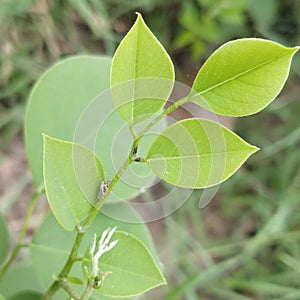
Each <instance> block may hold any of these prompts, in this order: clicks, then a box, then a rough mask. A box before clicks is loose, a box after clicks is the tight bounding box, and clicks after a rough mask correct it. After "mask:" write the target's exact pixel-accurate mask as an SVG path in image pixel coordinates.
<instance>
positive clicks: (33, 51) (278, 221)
mask: <svg viewBox="0 0 300 300" xmlns="http://www.w3.org/2000/svg"><path fill="white" fill-rule="evenodd" d="M136 11H139V12H141V13H142V14H143V17H144V19H145V21H146V22H147V24H148V26H149V27H150V28H151V30H152V31H153V33H154V34H155V35H156V36H157V38H158V39H159V40H160V41H161V43H162V44H163V45H164V47H165V48H166V50H167V51H168V52H169V54H170V56H171V58H172V60H173V62H174V64H175V69H176V76H177V80H178V81H181V82H183V83H186V84H188V85H191V83H192V81H193V79H194V77H195V74H196V73H197V71H198V69H199V67H200V66H201V64H202V63H203V62H204V61H205V59H206V58H207V57H208V56H209V55H210V54H211V53H212V51H213V50H215V49H216V48H217V47H218V46H220V45H221V44H222V43H224V42H226V41H228V40H231V39H235V38H241V37H263V38H267V39H272V40H274V41H277V42H280V43H282V44H284V45H286V46H295V45H300V1H297V0H286V1H282V0H239V1H235V0H193V1H192V0H185V1H175V0H140V1H121V0H110V1H109V0H106V1H105V0H89V1H88V0H80V1H79V0H68V1H62V0H61V1H59V0H22V1H20V0H0V197H1V198H0V209H1V212H2V213H3V214H4V215H5V216H6V220H7V222H8V223H9V228H10V230H11V232H12V234H13V235H15V234H17V233H18V231H19V229H20V224H21V222H22V218H23V215H24V210H25V209H26V206H27V203H28V199H29V198H30V193H31V191H32V187H31V185H30V180H31V178H30V174H29V172H28V169H27V165H26V158H25V154H24V146H23V138H22V125H23V118H24V114H25V105H26V100H27V98H28V95H29V92H30V89H31V87H32V85H33V84H34V82H35V81H36V80H37V78H38V77H39V76H40V75H41V74H42V72H43V71H44V70H46V68H48V67H49V66H50V65H51V64H53V63H54V62H57V61H58V60H59V59H60V58H63V57H67V56H69V55H73V54H82V53H89V54H92V53H93V54H107V55H110V56H112V55H113V53H114V50H115V49H116V47H117V46H118V44H119V42H120V41H121V39H122V38H123V36H124V35H125V34H126V33H127V31H128V30H129V29H130V27H131V26H132V23H133V22H134V20H135V18H136V15H135V12H136ZM299 77H300V57H299V54H298V55H296V57H295V59H294V61H293V66H292V71H291V74H290V76H289V79H288V82H287V84H286V86H285V88H284V90H283V92H282V93H281V95H280V96H279V98H278V99H277V100H276V101H275V102H274V103H272V104H271V105H270V106H269V107H268V108H267V109H265V110H264V111H262V112H261V113H259V114H258V115H254V116H251V117H246V118H240V119H237V120H235V121H234V122H229V125H230V127H232V128H234V130H235V132H237V133H238V134H240V135H241V136H242V137H243V138H244V139H246V140H247V141H249V142H250V143H251V144H254V145H258V146H259V147H260V148H261V149H262V150H261V151H260V152H259V153H258V154H256V155H254V156H253V157H251V158H250V159H249V161H248V162H247V163H246V164H245V165H244V166H243V167H242V169H241V170H240V171H239V172H238V173H237V174H235V175H234V176H233V177H232V178H230V179H229V180H228V181H227V182H225V183H224V184H222V186H221V188H220V189H219V191H218V194H217V196H216V197H215V199H214V200H213V201H212V202H211V203H210V204H209V205H208V206H207V207H205V208H204V209H199V208H198V201H199V197H200V195H201V191H195V192H194V193H193V195H192V197H191V198H190V199H189V201H187V202H186V203H185V205H184V206H183V207H182V208H181V209H179V210H178V211H176V213H174V214H172V215H171V216H169V217H168V218H166V219H165V220H163V221H162V222H153V223H151V224H149V227H150V229H151V231H152V233H153V236H154V239H155V241H154V242H156V243H157V246H158V252H159V254H160V256H161V260H162V262H163V264H164V273H165V275H166V278H167V280H168V282H169V284H168V286H166V287H163V288H160V289H158V290H156V291H154V293H153V292H152V293H150V294H146V295H144V296H142V297H141V299H188V300H194V299H195V300H196V299H233V300H235V299H236V300H239V299H241V300H243V299H300V280H299V277H300V229H299V228H300V227H299V225H300V215H299V213H298V210H299V208H300V151H299V146H300V142H299V140H300V121H299V115H300V102H299V101H300V99H299V98H300V85H299V81H300V79H299ZM47 209H48V208H47V204H46V202H45V201H41V203H40V204H39V205H38V208H37V212H36V214H35V216H34V218H33V220H32V222H31V225H30V231H31V232H33V231H34V230H35V228H36V227H37V226H38V224H39V222H40V220H41V218H42V216H43V215H44V214H45V212H46V211H47ZM28 238H29V237H28ZM26 255H27V254H26V253H24V256H26Z"/></svg>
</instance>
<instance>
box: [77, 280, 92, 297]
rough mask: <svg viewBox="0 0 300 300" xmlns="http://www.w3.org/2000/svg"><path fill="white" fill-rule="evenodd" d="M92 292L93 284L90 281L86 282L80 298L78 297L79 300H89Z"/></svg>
mask: <svg viewBox="0 0 300 300" xmlns="http://www.w3.org/2000/svg"><path fill="white" fill-rule="evenodd" d="M93 290H94V284H93V282H92V281H88V283H87V285H86V287H85V290H84V292H83V294H82V296H81V297H80V300H88V299H90V296H91V295H92V293H93Z"/></svg>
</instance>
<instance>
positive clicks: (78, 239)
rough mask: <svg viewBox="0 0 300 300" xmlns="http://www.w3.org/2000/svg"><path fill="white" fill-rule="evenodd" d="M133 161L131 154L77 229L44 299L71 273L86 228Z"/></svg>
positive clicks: (51, 294)
mask: <svg viewBox="0 0 300 300" xmlns="http://www.w3.org/2000/svg"><path fill="white" fill-rule="evenodd" d="M131 162H132V158H131V156H129V157H128V158H127V160H126V161H125V162H124V164H123V165H122V167H121V168H120V169H119V171H118V172H117V174H116V175H115V177H114V178H113V180H112V181H111V183H110V185H109V186H108V188H107V191H106V193H105V194H104V195H102V197H101V199H100V200H99V201H98V202H97V204H96V205H95V207H94V209H93V210H92V212H91V213H90V215H89V217H88V219H87V220H86V222H85V225H84V227H83V228H80V229H78V230H77V236H76V239H75V241H74V244H73V248H72V250H71V252H70V255H69V258H68V260H67V261H66V263H65V265H64V267H63V269H62V271H61V272H60V273H59V275H58V277H57V279H56V280H55V281H54V282H53V284H52V285H51V286H50V287H49V289H48V290H47V292H46V294H45V295H44V297H43V298H42V299H44V300H46V299H51V297H52V296H53V295H54V294H55V293H56V292H57V291H58V289H59V287H60V282H61V281H62V280H64V279H65V278H66V277H67V275H68V274H69V272H70V271H71V268H72V266H73V263H74V262H75V261H78V249H79V246H80V243H81V241H82V238H83V236H84V234H85V232H86V230H87V229H88V228H89V226H90V225H91V223H92V222H93V220H94V218H95V217H96V215H97V213H98V211H99V209H100V208H101V206H102V205H103V203H104V201H105V200H106V199H107V197H108V196H109V194H110V192H111V191H112V189H113V187H114V186H115V185H116V183H117V182H118V181H119V179H120V178H121V176H122V174H123V173H124V172H125V170H126V169H127V168H128V166H129V165H130V163H131Z"/></svg>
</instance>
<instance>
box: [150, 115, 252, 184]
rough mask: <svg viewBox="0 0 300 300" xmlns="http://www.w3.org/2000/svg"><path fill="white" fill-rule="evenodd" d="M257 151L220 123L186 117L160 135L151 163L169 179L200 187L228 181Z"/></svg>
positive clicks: (170, 181)
mask: <svg viewBox="0 0 300 300" xmlns="http://www.w3.org/2000/svg"><path fill="white" fill-rule="evenodd" d="M257 150H258V148H257V147H255V146H251V145H249V144H248V143H246V142H245V141H244V140H242V139H241V138H240V137H239V136H237V135H236V134H235V133H233V132H231V131H230V130H228V129H227V128H225V127H224V126H222V125H220V124H218V123H216V122H213V121H209V120H204V119H185V120H182V121H180V122H177V123H175V124H173V125H171V126H170V127H168V128H167V129H166V130H165V131H164V132H163V133H162V134H161V135H159V136H158V137H157V139H156V140H155V142H154V143H153V145H152V146H151V148H150V150H149V153H148V156H147V162H148V164H149V166H150V168H151V169H152V170H153V171H154V172H155V173H156V174H157V175H158V176H159V177H160V178H161V179H163V180H165V181H166V182H168V183H171V184H173V185H176V186H181V187H185V188H196V189H200V188H205V187H209V186H213V185H216V184H218V183H221V182H223V181H224V180H226V179H227V178H228V177H230V176H231V175H232V174H233V173H234V172H235V171H236V170H237V169H238V168H239V167H240V166H241V165H242V164H243V163H244V161H246V159H247V158H248V157H249V156H250V155H251V154H253V153H254V152H256V151H257Z"/></svg>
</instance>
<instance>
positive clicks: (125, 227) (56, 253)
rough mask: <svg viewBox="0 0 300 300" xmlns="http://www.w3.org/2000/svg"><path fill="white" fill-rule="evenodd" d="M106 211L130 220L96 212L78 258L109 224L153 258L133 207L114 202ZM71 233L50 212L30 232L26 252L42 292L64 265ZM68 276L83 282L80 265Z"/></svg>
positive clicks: (149, 241) (57, 298) (145, 231)
mask: <svg viewBox="0 0 300 300" xmlns="http://www.w3.org/2000/svg"><path fill="white" fill-rule="evenodd" d="M106 213H107V214H108V215H113V216H116V215H123V214H124V215H127V216H128V219H131V220H132V222H134V223H128V222H121V221H118V220H116V219H112V218H109V217H107V216H106V215H104V214H102V213H101V212H100V213H99V214H98V215H97V217H96V218H95V220H94V221H93V223H92V225H91V227H90V228H89V229H88V231H87V232H86V234H85V236H84V238H83V240H82V243H81V246H80V248H79V253H78V255H79V257H83V256H84V253H85V250H86V248H87V247H88V246H89V245H90V244H91V241H92V237H93V235H94V233H96V234H100V233H101V232H103V231H104V230H105V229H106V228H108V227H113V226H117V229H118V230H120V231H125V232H129V233H131V234H133V235H135V236H136V237H138V238H139V239H140V240H141V241H142V242H143V243H144V244H145V245H146V246H147V248H148V249H150V251H151V253H152V255H153V254H155V255H154V256H155V257H157V255H156V251H155V248H154V245H153V241H152V238H151V235H150V233H149V230H148V228H147V226H146V225H145V224H144V223H142V219H141V218H140V217H139V216H138V214H137V213H136V212H135V211H134V210H133V209H131V208H130V207H128V206H127V205H122V204H121V205H120V204H114V205H108V206H107V209H106ZM75 235H76V231H75V230H74V231H72V232H68V231H65V230H64V229H63V228H62V227H61V226H59V225H58V224H57V222H56V220H55V218H54V217H53V215H52V214H51V213H49V214H48V215H47V217H46V218H45V219H44V221H43V222H42V224H41V225H40V227H39V228H38V229H37V231H36V232H35V233H34V236H33V239H32V242H31V244H30V255H31V259H32V263H33V266H34V270H35V273H36V274H37V276H38V278H39V280H40V282H41V284H42V286H43V291H44V292H45V291H46V289H47V288H48V287H49V286H50V285H51V283H52V282H53V274H58V273H59V272H60V270H61V269H62V267H63V266H64V264H65V262H66V260H67V258H68V256H69V253H70V249H71V247H72V245H73V242H74V238H75ZM49 261H51V264H49V263H45V262H49ZM69 276H70V277H77V278H79V279H81V280H82V281H83V282H85V278H84V277H83V275H82V270H81V266H80V264H75V265H74V266H73V268H72V270H71V272H70V274H69ZM72 287H73V288H74V289H75V290H77V291H78V292H79V293H80V294H81V293H82V292H83V289H84V286H81V285H78V284H72ZM0 290H1V289H0ZM93 297H94V298H95V299H101V300H102V299H103V298H104V296H100V295H99V294H94V295H93ZM53 299H54V300H60V299H63V298H62V297H61V296H59V295H58V296H57V295H55V296H54V297H53Z"/></svg>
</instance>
